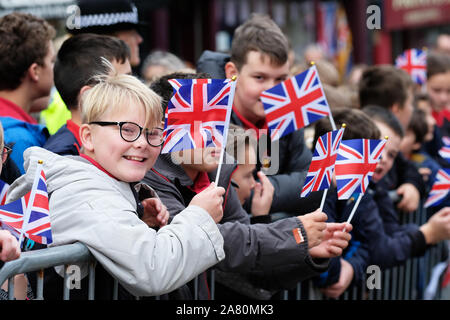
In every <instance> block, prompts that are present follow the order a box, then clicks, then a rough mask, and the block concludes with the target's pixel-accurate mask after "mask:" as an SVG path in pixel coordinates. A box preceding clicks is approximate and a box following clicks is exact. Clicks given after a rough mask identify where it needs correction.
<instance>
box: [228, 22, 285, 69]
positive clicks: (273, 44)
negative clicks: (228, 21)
mask: <svg viewBox="0 0 450 320" xmlns="http://www.w3.org/2000/svg"><path fill="white" fill-rule="evenodd" d="M250 51H257V52H260V53H261V54H264V55H267V56H269V58H270V62H271V63H272V64H275V65H280V66H281V65H283V64H285V63H286V62H287V61H288V54H289V42H288V40H287V38H286V36H285V35H284V34H283V32H282V31H281V29H280V27H278V25H277V24H276V23H275V22H274V21H273V20H272V19H270V18H269V16H266V15H261V14H253V15H252V16H251V17H250V19H248V20H247V21H246V22H245V23H244V24H242V25H240V26H239V27H237V28H236V30H235V31H234V35H233V41H232V43H231V61H232V62H233V63H234V64H235V65H236V67H237V69H238V70H240V69H241V67H242V66H243V65H244V64H245V63H246V62H247V54H248V53H249V52H250Z"/></svg>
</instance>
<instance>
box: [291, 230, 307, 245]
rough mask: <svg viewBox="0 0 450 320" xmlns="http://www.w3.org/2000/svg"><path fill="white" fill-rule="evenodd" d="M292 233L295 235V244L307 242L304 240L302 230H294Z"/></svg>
mask: <svg viewBox="0 0 450 320" xmlns="http://www.w3.org/2000/svg"><path fill="white" fill-rule="evenodd" d="M292 233H293V234H294V238H295V242H297V244H300V243H302V242H303V241H305V239H303V235H302V231H301V230H300V228H295V229H292Z"/></svg>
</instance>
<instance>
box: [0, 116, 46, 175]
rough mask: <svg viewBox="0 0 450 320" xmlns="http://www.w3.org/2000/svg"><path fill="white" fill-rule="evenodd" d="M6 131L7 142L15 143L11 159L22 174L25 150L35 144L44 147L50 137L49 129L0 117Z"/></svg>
mask: <svg viewBox="0 0 450 320" xmlns="http://www.w3.org/2000/svg"><path fill="white" fill-rule="evenodd" d="M0 121H1V122H2V125H3V130H4V132H5V134H4V139H5V144H8V143H13V144H14V146H13V148H12V149H13V150H12V152H11V155H10V157H11V159H12V160H13V161H14V163H15V164H16V166H17V168H18V169H19V171H20V173H21V174H24V173H25V171H24V169H23V152H24V151H25V150H26V149H27V148H29V147H33V146H38V147H42V146H43V145H44V143H45V142H46V141H47V139H48V137H49V133H48V130H47V128H46V127H45V126H43V125H40V124H30V123H28V122H24V121H21V120H17V119H14V118H11V117H0Z"/></svg>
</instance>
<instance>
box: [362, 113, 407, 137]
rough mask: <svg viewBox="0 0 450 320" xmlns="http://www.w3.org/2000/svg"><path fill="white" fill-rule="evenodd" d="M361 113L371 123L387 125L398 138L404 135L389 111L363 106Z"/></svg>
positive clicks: (398, 123)
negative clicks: (367, 117) (368, 118)
mask: <svg viewBox="0 0 450 320" xmlns="http://www.w3.org/2000/svg"><path fill="white" fill-rule="evenodd" d="M362 111H363V112H364V113H365V114H367V115H368V116H369V117H370V119H372V120H373V121H379V122H382V123H384V124H385V125H387V126H388V127H389V128H391V130H392V131H394V132H395V133H396V134H397V135H398V136H399V137H400V138H403V136H404V135H405V132H404V131H403V127H402V125H401V124H400V122H399V121H398V119H397V118H396V117H395V115H394V114H393V113H392V112H391V111H389V110H387V109H385V108H382V107H379V106H375V105H369V106H365V107H364V108H363V109H362Z"/></svg>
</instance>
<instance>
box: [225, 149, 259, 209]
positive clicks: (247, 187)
mask: <svg viewBox="0 0 450 320" xmlns="http://www.w3.org/2000/svg"><path fill="white" fill-rule="evenodd" d="M250 150H251V149H250ZM245 153H246V158H245V159H248V161H245V162H244V163H242V164H239V165H238V167H237V169H236V170H235V171H234V172H233V175H232V176H231V178H232V179H233V180H234V181H235V182H236V183H237V184H238V186H239V188H236V193H237V195H238V197H239V200H240V201H241V204H243V203H244V202H245V200H247V199H248V198H249V197H250V194H251V192H252V190H253V188H254V187H255V183H256V182H255V178H254V177H253V171H254V170H255V168H256V165H255V164H256V153H255V152H254V150H251V152H249V148H248V147H247V148H246V152H245Z"/></svg>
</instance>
